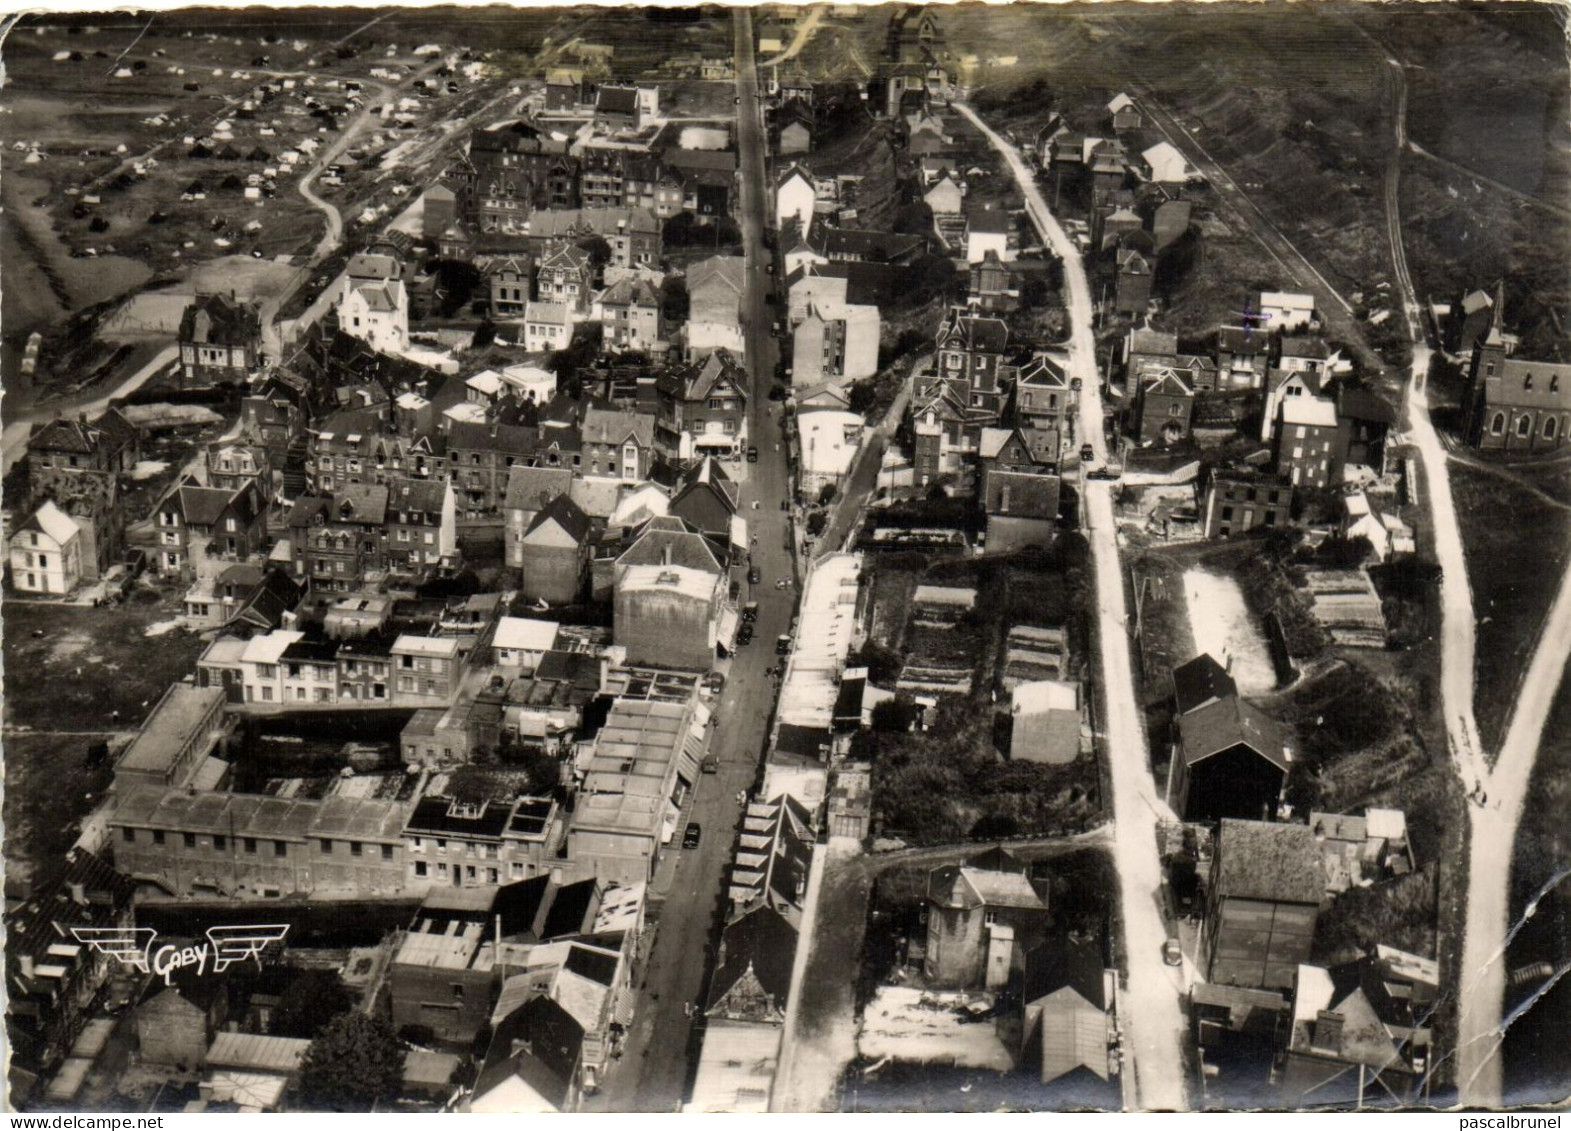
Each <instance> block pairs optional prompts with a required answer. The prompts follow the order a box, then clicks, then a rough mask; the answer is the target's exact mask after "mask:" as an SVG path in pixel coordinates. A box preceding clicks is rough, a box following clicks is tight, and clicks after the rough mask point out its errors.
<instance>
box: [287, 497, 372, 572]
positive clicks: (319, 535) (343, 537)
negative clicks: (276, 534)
mask: <svg viewBox="0 0 1571 1131" xmlns="http://www.w3.org/2000/svg"><path fill="white" fill-rule="evenodd" d="M387 501H388V489H387V488H386V487H385V486H382V485H380V484H362V483H352V484H345V485H344V486H342V487H339V488H338V489H337V490H336V492H335V493H334V494H332V495H326V496H323V495H314V496H307V497H305V498H302V499H296V500H295V504H294V506H293V507H291V508H290V510H289V546H290V550H291V552H292V553H293V555H294V559H293V572H294V576H295V579H296V580H297V581H300V582H303V583H304V584H306V585H308V586H309V587H310V589H311V590H312V591H313V592H321V591H332V592H338V593H348V592H350V591H351V590H355V589H359V588H360V587H361V585H362V583H363V582H364V581H365V580H366V578H367V576H369V575H372V574H379V573H381V572H382V571H384V570H385V569H386V568H387V544H386V540H385V538H384V537H383V530H384V528H385V526H386V523H387Z"/></svg>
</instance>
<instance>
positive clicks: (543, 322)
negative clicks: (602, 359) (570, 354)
mask: <svg viewBox="0 0 1571 1131" xmlns="http://www.w3.org/2000/svg"><path fill="white" fill-rule="evenodd" d="M572 340H573V321H572V319H571V318H570V317H569V316H568V310H567V307H566V306H565V305H563V304H562V303H560V302H531V303H530V304H529V305H528V306H526V307H525V308H524V348H525V349H526V350H529V351H530V352H531V353H534V352H538V351H546V352H555V351H556V350H564V349H566V348H567V344H568V343H569V342H571V341H572Z"/></svg>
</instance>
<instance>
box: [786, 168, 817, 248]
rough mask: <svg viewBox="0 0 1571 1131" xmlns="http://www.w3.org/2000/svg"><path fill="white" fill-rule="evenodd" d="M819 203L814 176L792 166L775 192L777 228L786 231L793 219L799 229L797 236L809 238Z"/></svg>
mask: <svg viewBox="0 0 1571 1131" xmlns="http://www.w3.org/2000/svg"><path fill="white" fill-rule="evenodd" d="M817 203H818V193H817V191H816V190H815V189H814V187H813V178H812V175H811V174H809V173H808V172H806V171H805V170H804V169H803V168H802V167H801V166H800V165H792V166H791V168H790V169H789V170H787V172H786V174H785V176H783V177H781V178H780V185H779V187H778V188H777V189H776V190H775V227H776V229H778V230H784V228H785V226H786V223H787V222H788V221H789V220H791V219H792V218H793V217H794V218H795V219H796V221H797V223H798V225H799V228H798V232H797V234H798V235H800V236H801V237H802V238H804V239H805V238H807V234H808V232H809V231H810V230H811V229H812V226H813V209H814V207H815V206H816V205H817Z"/></svg>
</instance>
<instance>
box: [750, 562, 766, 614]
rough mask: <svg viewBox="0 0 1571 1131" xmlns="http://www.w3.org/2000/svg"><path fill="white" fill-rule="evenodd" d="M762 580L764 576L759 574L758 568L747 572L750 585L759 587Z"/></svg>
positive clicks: (755, 567)
mask: <svg viewBox="0 0 1571 1131" xmlns="http://www.w3.org/2000/svg"><path fill="white" fill-rule="evenodd" d="M762 578H763V574H761V573H759V572H758V567H757V566H754V567H753V568H752V569H750V570H748V571H747V583H748V584H749V585H757V584H758V583H759V581H760V580H761V579H762ZM755 607H756V606H755Z"/></svg>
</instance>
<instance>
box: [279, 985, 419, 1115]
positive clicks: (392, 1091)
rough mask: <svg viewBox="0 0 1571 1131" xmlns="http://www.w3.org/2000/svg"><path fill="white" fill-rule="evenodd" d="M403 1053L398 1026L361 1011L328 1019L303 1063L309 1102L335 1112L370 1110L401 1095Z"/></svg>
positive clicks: (302, 1076)
mask: <svg viewBox="0 0 1571 1131" xmlns="http://www.w3.org/2000/svg"><path fill="white" fill-rule="evenodd" d="M403 1072H404V1056H403V1053H402V1052H400V1051H399V1048H398V1038H397V1036H395V1035H394V1033H393V1028H392V1026H391V1025H389V1024H388V1023H387V1022H386V1021H384V1020H382V1018H380V1017H367V1016H366V1015H365V1014H364V1013H361V1012H360V1011H359V1010H356V1011H354V1012H352V1013H344V1014H340V1015H339V1016H338V1017H335V1018H333V1020H332V1021H330V1022H328V1024H327V1026H326V1028H324V1029H323V1030H322V1032H321V1035H319V1036H318V1037H317V1038H316V1039H315V1040H313V1041H312V1042H311V1047H310V1048H308V1049H306V1051H305V1059H304V1060H303V1061H302V1062H301V1064H300V1091H301V1094H302V1095H303V1096H304V1097H305V1100H306V1102H307V1103H309V1104H311V1105H312V1106H313V1107H317V1108H327V1109H328V1110H331V1111H366V1110H369V1109H370V1107H371V1105H372V1104H374V1103H376V1102H377V1101H379V1100H388V1099H392V1098H393V1097H394V1096H396V1095H397V1094H398V1088H399V1084H400V1082H401V1081H402V1079H403Z"/></svg>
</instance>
